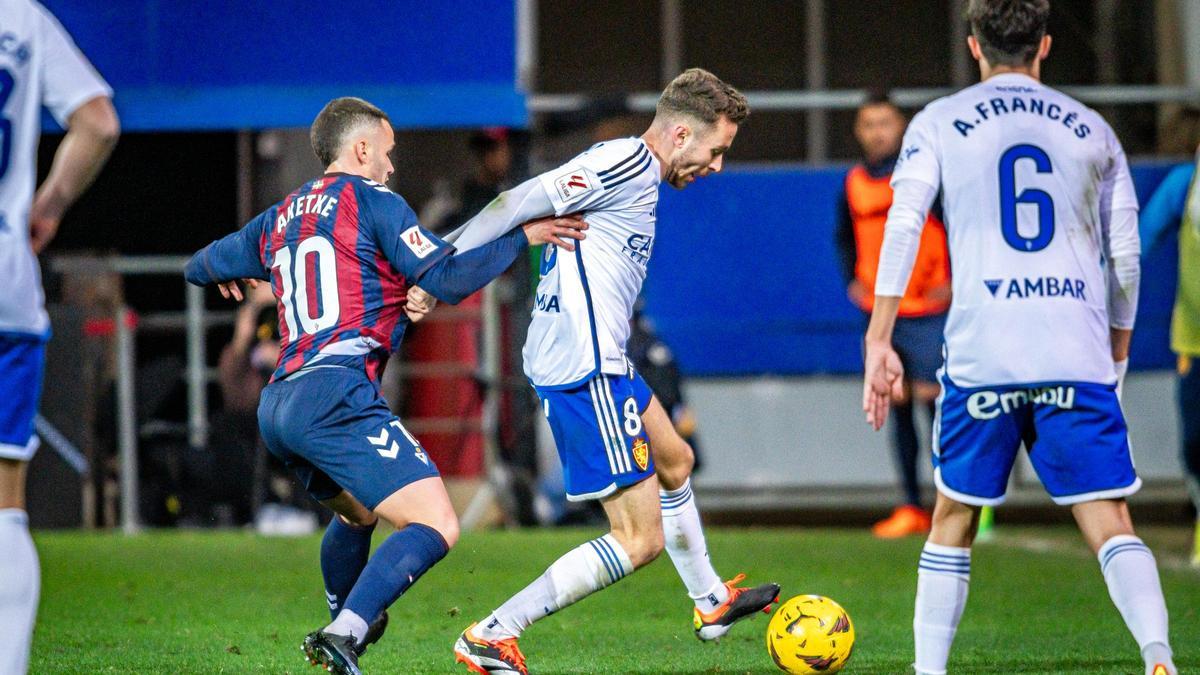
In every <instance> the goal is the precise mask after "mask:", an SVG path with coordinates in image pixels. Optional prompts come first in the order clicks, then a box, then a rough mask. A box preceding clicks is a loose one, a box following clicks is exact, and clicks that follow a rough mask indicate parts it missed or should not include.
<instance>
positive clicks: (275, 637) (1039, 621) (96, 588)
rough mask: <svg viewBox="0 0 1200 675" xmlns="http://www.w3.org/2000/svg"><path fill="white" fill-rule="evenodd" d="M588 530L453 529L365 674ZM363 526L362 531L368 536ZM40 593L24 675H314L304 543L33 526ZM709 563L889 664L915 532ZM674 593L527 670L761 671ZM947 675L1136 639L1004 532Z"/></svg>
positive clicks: (754, 544)
mask: <svg viewBox="0 0 1200 675" xmlns="http://www.w3.org/2000/svg"><path fill="white" fill-rule="evenodd" d="M1142 534H1143V536H1144V538H1145V539H1146V540H1147V543H1149V544H1150V545H1151V546H1152V547H1154V548H1155V550H1156V553H1157V554H1158V557H1159V562H1160V568H1161V573H1162V578H1163V584H1164V586H1165V589H1166V594H1167V604H1168V606H1169V608H1170V611H1171V637H1172V640H1173V642H1174V646H1175V651H1176V657H1177V664H1178V665H1179V667H1180V669H1181V670H1182V671H1183V672H1189V671H1193V670H1197V669H1200V572H1197V571H1193V570H1189V569H1186V568H1185V567H1184V566H1183V564H1182V560H1183V554H1184V552H1185V550H1186V548H1187V544H1188V541H1187V533H1186V532H1184V531H1183V530H1182V529H1178V530H1176V529H1165V528H1157V529H1149V528H1148V529H1146V530H1145V531H1144V532H1143V533H1142ZM592 536H596V531H594V530H539V531H520V532H493V533H479V534H469V535H466V536H464V537H463V540H462V541H461V542H460V543H459V545H458V547H457V548H456V549H455V550H454V551H453V552H451V554H450V556H449V557H448V558H447V559H446V560H445V561H443V562H442V563H441V564H439V565H438V566H437V567H435V568H434V569H433V570H432V571H431V572H430V573H429V574H427V575H426V576H425V578H424V579H422V580H421V582H420V583H419V584H417V586H416V587H415V588H414V589H413V590H412V591H411V592H410V593H408V594H407V595H406V596H404V597H402V598H401V599H400V600H399V601H398V602H397V603H396V605H395V606H393V607H392V610H391V612H392V622H391V627H390V628H389V630H388V634H387V635H386V636H385V637H384V639H383V640H382V641H381V642H380V643H379V644H378V645H375V646H374V647H372V648H371V651H370V652H369V653H368V654H367V655H366V656H365V657H364V659H363V661H362V666H363V668H364V670H365V672H367V673H368V674H370V673H445V672H458V671H457V669H456V667H455V665H454V664H453V661H452V654H451V644H452V643H453V641H454V639H455V638H456V637H457V635H458V633H459V631H461V630H462V629H463V628H464V627H465V626H466V625H467V623H468V622H469V621H471V620H474V619H477V618H479V617H481V616H483V615H484V614H486V613H487V612H488V611H489V610H490V609H492V607H493V606H494V605H496V604H498V603H499V602H501V601H503V600H504V599H505V598H506V597H507V596H508V595H509V594H511V593H513V592H515V591H517V590H518V589H519V588H520V587H521V586H523V585H524V584H525V583H526V582H527V581H529V580H530V579H532V578H533V577H534V576H536V575H538V574H540V573H541V572H542V570H543V569H544V568H545V567H546V566H547V565H548V564H549V563H550V562H551V561H553V560H554V559H555V558H556V557H557V556H558V555H560V554H561V553H563V552H564V551H566V550H567V549H568V548H571V547H573V546H575V545H578V544H579V543H581V542H583V541H584V540H585V539H586V538H588V537H592ZM379 538H380V536H379V535H377V537H376V541H378V540H379ZM36 540H37V545H38V549H39V551H40V555H41V561H42V569H43V582H42V604H41V609H40V612H39V615H38V623H37V630H36V633H35V637H34V644H33V657H32V664H31V670H30V672H31V673H107V672H122V673H252V672H262V673H312V672H315V671H313V670H311V669H310V667H309V666H308V665H307V663H306V662H305V661H304V659H303V656H302V654H301V652H300V649H299V645H300V640H301V638H302V637H303V636H304V634H305V633H306V632H308V631H309V630H312V629H314V628H316V627H319V626H321V625H322V624H324V623H325V621H326V619H327V618H328V614H327V612H326V609H325V606H324V599H323V594H322V589H321V578H320V571H319V568H318V563H317V549H318V541H319V540H318V538H317V537H308V538H303V539H264V538H260V537H256V536H253V535H250V534H245V533H240V532H223V533H206V532H153V533H149V534H145V535H142V536H138V537H133V538H124V537H121V536H117V535H103V534H82V533H49V532H46V533H39V534H37V535H36ZM709 542H710V545H711V546H710V548H711V552H712V556H713V559H714V561H715V562H716V564H717V569H718V571H719V572H721V573H722V574H723V575H725V576H727V577H728V576H732V575H733V574H735V573H737V572H739V571H745V572H747V573H749V575H750V577H749V580H750V581H751V582H760V581H768V580H775V581H778V582H780V583H781V584H783V588H784V596H785V597H789V596H790V595H798V594H801V593H818V594H822V595H828V596H830V597H832V598H834V599H835V600H837V601H838V602H840V603H841V604H842V605H844V606H845V607H846V609H847V610H848V611H849V613H850V616H851V617H852V619H853V621H854V626H855V630H856V632H857V644H856V646H855V651H854V655H853V657H852V659H851V661H850V664H849V666H848V667H847V668H846V670H845V671H843V672H848V673H889V674H893V673H905V672H909V670H908V664H909V663H910V660H911V654H912V634H911V633H912V629H911V624H912V603H913V592H914V589H915V585H916V582H915V578H916V560H917V555H918V552H919V549H920V546H921V541H920V540H919V539H908V540H904V541H899V542H882V541H876V540H874V539H872V538H871V537H870V535H868V534H866V533H865V532H862V531H857V530H821V529H716V528H714V529H713V530H712V531H710V532H709ZM690 612H691V606H690V602H689V601H688V599H687V597H686V595H685V593H684V590H683V587H682V584H681V583H680V581H679V579H678V578H677V577H676V576H675V572H674V569H673V568H672V567H671V563H670V561H669V560H668V559H667V557H666V555H665V554H664V555H663V557H662V558H660V559H659V560H658V561H656V562H655V563H654V564H652V565H650V566H649V567H648V568H646V569H644V570H641V571H639V572H638V573H637V574H634V575H632V576H631V577H629V578H628V579H626V580H624V581H622V582H621V583H620V584H618V585H616V586H615V587H613V588H610V589H608V590H606V591H603V592H601V593H598V594H596V595H594V596H592V597H590V598H587V599H586V600H584V601H583V602H581V603H579V604H578V605H576V606H574V607H571V608H569V609H567V610H565V611H563V612H561V613H559V614H557V615H555V616H551V617H549V618H547V619H545V620H544V621H542V622H540V623H538V624H537V625H535V626H533V627H532V628H531V629H530V630H529V631H528V632H527V633H526V635H525V637H524V638H522V640H521V646H522V648H523V650H524V651H525V654H526V656H527V657H528V658H529V665H530V668H531V669H532V671H533V672H534V673H667V672H672V673H771V672H776V671H775V670H774V666H773V665H772V663H771V660H770V657H769V656H768V655H767V653H766V649H765V647H764V632H765V630H766V626H767V617H766V616H759V617H756V618H754V619H752V620H750V621H748V622H746V623H743V624H741V625H739V626H738V627H737V628H736V629H735V630H734V631H733V632H731V633H730V635H729V636H727V637H726V638H725V639H724V640H722V641H721V642H720V644H701V643H699V642H698V641H697V640H696V638H695V637H694V636H693V634H692V629H691V617H690ZM950 667H951V672H954V673H1123V674H1127V673H1136V674H1140V673H1141V672H1142V671H1141V666H1140V659H1139V658H1138V656H1137V648H1136V646H1135V645H1134V642H1133V639H1132V638H1131V637H1130V636H1129V635H1128V633H1126V631H1125V628H1124V624H1123V623H1122V622H1121V619H1120V616H1119V615H1118V614H1117V611H1116V609H1115V608H1114V607H1113V606H1112V604H1111V603H1110V601H1109V599H1108V594H1107V592H1106V590H1105V587H1104V584H1103V582H1102V580H1101V577H1100V572H1099V567H1098V565H1097V563H1096V560H1095V558H1094V557H1093V556H1092V555H1091V554H1090V553H1089V552H1088V551H1087V549H1086V548H1085V547H1084V546H1083V544H1082V543H1081V542H1080V540H1079V538H1078V535H1077V534H1076V533H1075V532H1074V531H1073V530H1069V529H1065V528H1031V529H1017V528H1005V527H1003V526H1001V530H1000V536H999V537H998V538H997V539H996V541H994V542H991V543H986V544H980V545H978V547H977V548H976V551H975V554H974V563H973V569H972V580H971V596H970V602H969V603H968V606H967V610H966V615H965V616H964V619H963V623H962V626H961V629H960V630H959V633H958V638H957V640H956V642H955V650H954V654H953V655H952V657H951V663H950Z"/></svg>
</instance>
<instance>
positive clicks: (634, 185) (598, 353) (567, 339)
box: [523, 138, 662, 389]
mask: <svg viewBox="0 0 1200 675" xmlns="http://www.w3.org/2000/svg"><path fill="white" fill-rule="evenodd" d="M538 178H539V181H540V182H541V184H542V187H543V189H545V191H546V194H547V195H548V196H549V197H550V201H551V202H553V204H554V210H555V214H556V215H560V216H561V215H566V214H571V213H582V214H583V216H584V219H585V220H586V221H587V223H588V230H587V233H586V234H587V239H585V240H584V241H577V242H574V243H575V251H574V252H570V251H564V250H560V249H559V248H558V247H556V246H549V245H547V246H546V247H545V248H544V251H543V254H542V263H541V281H540V282H539V283H538V287H537V297H536V306H535V307H534V310H533V320H532V321H531V322H530V325H529V336H528V338H527V339H526V341H525V349H524V352H523V354H524V357H525V375H526V376H528V377H529V379H530V381H532V382H533V384H534V385H535V386H537V387H541V388H560V389H566V388H570V387H573V386H577V385H579V384H581V383H583V382H585V381H587V380H588V379H589V378H591V377H592V376H593V375H595V374H596V373H608V374H612V375H621V374H626V373H627V372H628V369H629V366H628V363H627V361H626V359H625V343H626V341H627V340H628V339H629V320H630V318H631V317H632V316H633V304H634V301H635V300H636V299H637V296H638V293H639V292H641V290H642V282H643V281H644V280H645V278H646V264H647V263H649V262H650V253H651V250H652V249H653V246H654V223H655V216H656V209H657V208H658V185H659V183H660V182H661V180H662V178H661V169H660V166H659V162H658V159H657V158H656V157H655V156H654V153H653V152H651V151H650V148H649V147H647V146H646V144H645V143H644V142H643V141H642V140H641V139H640V138H622V139H619V140H615V141H607V142H605V143H600V144H598V145H595V146H592V148H590V149H589V150H587V151H586V152H584V153H583V154H581V155H579V156H578V157H576V158H575V159H572V160H571V161H570V162H567V163H566V164H564V165H563V166H561V167H559V168H558V169H555V170H553V171H549V172H547V173H544V174H542V175H541V176H539V177H538Z"/></svg>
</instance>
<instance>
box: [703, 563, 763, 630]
mask: <svg viewBox="0 0 1200 675" xmlns="http://www.w3.org/2000/svg"><path fill="white" fill-rule="evenodd" d="M745 578H746V575H745V574H739V575H737V576H736V577H734V578H732V579H730V580H729V581H726V582H725V588H728V589H729V599H727V600H726V601H725V602H724V603H723V604H722V605H721V606H720V607H717V608H716V609H714V610H712V611H711V612H701V611H700V608H699V607H696V608H694V609H693V610H692V625H693V627H694V628H695V630H696V637H698V638H700V639H701V640H704V641H706V642H707V641H708V640H716V639H717V638H719V637H721V636H723V635H725V634H726V633H728V632H729V629H730V628H733V624H735V623H737V622H738V621H740V620H742V619H744V618H746V617H748V616H753V615H754V614H755V613H756V612H765V613H767V614H770V613H771V605H772V604H773V603H776V602H779V584H763V585H761V586H755V587H754V588H747V587H739V586H738V584H740V583H741V582H742V580H743V579H745Z"/></svg>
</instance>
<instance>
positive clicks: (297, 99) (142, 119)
mask: <svg viewBox="0 0 1200 675" xmlns="http://www.w3.org/2000/svg"><path fill="white" fill-rule="evenodd" d="M45 5H46V6H47V8H49V9H50V11H51V12H53V13H54V14H55V15H56V16H57V17H58V18H59V20H60V21H61V22H62V24H63V25H64V26H65V27H66V28H67V30H68V31H69V32H70V33H71V35H72V36H73V37H74V38H75V41H76V43H78V44H79V46H80V48H81V49H82V50H83V52H84V53H85V54H87V56H88V58H89V59H91V61H92V63H93V64H95V66H96V68H97V70H99V71H100V73H101V74H102V75H104V77H105V78H106V79H107V80H108V81H109V83H110V84H111V85H112V86H113V88H114V90H115V91H116V96H115V99H114V100H115V103H116V106H117V110H118V112H119V113H120V115H121V123H122V126H123V127H124V128H125V129H127V130H139V131H157V130H167V129H260V128H271V127H307V126H308V125H309V124H310V123H311V122H312V120H313V118H314V117H315V116H316V114H317V112H318V111H319V110H320V109H321V106H322V105H324V104H325V102H326V101H328V100H329V99H331V98H334V97H336V96H345V95H355V96H361V97H363V98H367V99H369V100H371V101H372V102H374V103H376V104H377V105H379V106H380V107H382V108H383V109H384V110H386V111H387V112H388V114H389V115H390V116H391V117H392V120H393V122H394V123H395V124H396V126H398V127H448V126H489V125H504V126H524V124H525V123H526V119H527V115H526V111H525V100H524V97H523V95H521V94H520V93H519V92H518V91H517V90H516V85H515V82H516V30H515V25H516V17H515V4H514V3H513V2H512V0H474V1H473V2H444V3H443V2H427V1H425V0H388V2H371V1H369V0H341V1H340V2H337V3H335V4H333V5H324V4H317V3H312V2H304V1H303V0H272V1H271V2H243V1H241V0H206V1H205V2H170V1H163V0H120V1H113V2H80V1H79V0H45ZM47 119H48V118H47Z"/></svg>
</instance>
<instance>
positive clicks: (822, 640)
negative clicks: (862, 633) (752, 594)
mask: <svg viewBox="0 0 1200 675" xmlns="http://www.w3.org/2000/svg"><path fill="white" fill-rule="evenodd" d="M853 649H854V624H852V623H850V615H849V614H847V613H846V610H844V609H842V606H841V605H839V604H837V603H836V602H834V601H833V600H830V599H829V598H825V597H822V596H820V595H797V596H796V597H794V598H792V599H791V600H788V601H787V602H785V603H783V604H782V605H780V606H779V609H778V610H776V612H775V616H773V617H771V623H770V625H768V626H767V652H768V653H769V654H770V655H771V659H772V660H773V661H775V665H777V666H779V669H780V670H782V671H784V672H786V673H836V672H838V671H839V670H841V669H842V668H843V667H845V665H846V661H849V660H850V652H851V650H853Z"/></svg>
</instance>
